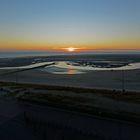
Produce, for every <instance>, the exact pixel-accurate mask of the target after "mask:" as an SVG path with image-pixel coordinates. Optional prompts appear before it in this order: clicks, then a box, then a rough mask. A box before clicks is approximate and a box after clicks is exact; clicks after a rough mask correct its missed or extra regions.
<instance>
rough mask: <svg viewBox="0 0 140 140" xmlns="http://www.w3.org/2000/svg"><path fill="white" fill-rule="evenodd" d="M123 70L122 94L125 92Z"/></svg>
mask: <svg viewBox="0 0 140 140" xmlns="http://www.w3.org/2000/svg"><path fill="white" fill-rule="evenodd" d="M124 72H125V70H122V93H124V92H125V79H124V78H125V75H124Z"/></svg>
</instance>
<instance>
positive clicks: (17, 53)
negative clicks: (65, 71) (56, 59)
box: [0, 51, 140, 58]
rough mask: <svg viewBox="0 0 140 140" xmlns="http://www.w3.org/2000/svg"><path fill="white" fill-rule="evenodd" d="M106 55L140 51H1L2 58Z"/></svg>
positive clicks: (0, 56)
mask: <svg viewBox="0 0 140 140" xmlns="http://www.w3.org/2000/svg"><path fill="white" fill-rule="evenodd" d="M105 54H107V55H108V54H111V55H113V54H114V55H116V54H121V55H123V54H139V55H140V51H84V52H83V51H82V52H60V51H0V58H14V57H28V56H56V55H105Z"/></svg>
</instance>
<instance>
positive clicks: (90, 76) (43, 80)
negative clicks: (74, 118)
mask: <svg viewBox="0 0 140 140" xmlns="http://www.w3.org/2000/svg"><path fill="white" fill-rule="evenodd" d="M134 56H135V57H134ZM139 59H140V57H139V55H124V56H122V55H119V56H115V55H114V56H113V55H111V56H110V55H109V56H107V55H103V56H102V55H97V56H94V55H93V56H91V55H89V56H85V55H84V56H82V57H81V56H67V57H66V56H54V57H52V56H51V57H29V58H28V57H25V58H13V59H9V60H10V61H12V63H10V61H8V58H7V59H5V64H3V65H2V63H0V65H1V69H0V80H1V81H11V82H19V83H36V84H43V85H59V86H70V87H71V86H74V87H88V88H97V89H98V88H99V89H111V90H128V91H129V90H132V91H139V90H140V69H138V68H137V69H132V70H131V69H130V70H124V71H122V70H104V71H96V70H95V71H88V72H85V73H82V74H72V73H71V74H54V73H50V72H48V71H44V68H40V67H35V68H33V69H29V68H30V67H28V66H26V65H29V66H30V65H31V64H33V65H35V66H36V64H34V63H33V62H35V61H36V63H37V64H38V63H43V64H48V63H51V62H52V61H53V62H55V61H64V62H65V61H72V62H75V61H79V60H82V61H92V60H100V61H104V60H106V61H107V60H108V61H110V60H113V61H123V62H124V61H130V62H131V63H132V61H134V62H137V63H138V62H139ZM14 62H15V63H14ZM12 64H13V65H12ZM9 66H10V67H16V66H18V67H21V66H22V67H23V68H24V66H26V67H25V68H28V69H25V70H24V71H19V72H15V71H17V70H19V69H17V68H15V70H14V69H11V70H10V69H3V67H9ZM39 66H41V65H39Z"/></svg>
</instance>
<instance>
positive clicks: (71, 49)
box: [66, 47, 76, 52]
mask: <svg viewBox="0 0 140 140" xmlns="http://www.w3.org/2000/svg"><path fill="white" fill-rule="evenodd" d="M66 49H67V51H68V52H74V51H75V50H76V48H74V47H69V48H66Z"/></svg>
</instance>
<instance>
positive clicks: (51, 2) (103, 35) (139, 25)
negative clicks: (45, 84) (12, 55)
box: [0, 0, 140, 50]
mask: <svg viewBox="0 0 140 140" xmlns="http://www.w3.org/2000/svg"><path fill="white" fill-rule="evenodd" d="M139 7H140V0H0V50H62V49H64V48H69V47H71V48H72V47H73V48H77V49H78V50H119V49H122V50H131V49H135V50H137V49H140V8H139Z"/></svg>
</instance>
